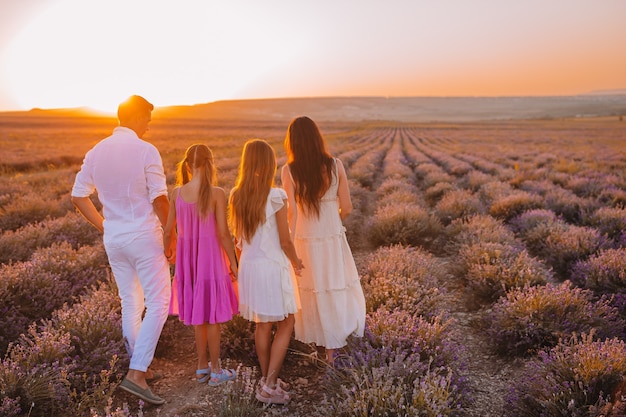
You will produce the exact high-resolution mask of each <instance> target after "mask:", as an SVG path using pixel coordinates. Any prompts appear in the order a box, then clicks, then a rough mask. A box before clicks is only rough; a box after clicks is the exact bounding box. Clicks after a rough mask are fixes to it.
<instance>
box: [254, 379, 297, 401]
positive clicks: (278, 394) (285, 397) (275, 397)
mask: <svg viewBox="0 0 626 417" xmlns="http://www.w3.org/2000/svg"><path fill="white" fill-rule="evenodd" d="M263 394H267V396H265V395H263ZM256 399H257V400H259V401H261V402H262V403H265V404H282V405H284V404H287V403H288V402H289V400H291V398H290V397H289V394H287V393H286V392H285V391H283V390H282V388H280V386H279V385H276V387H275V388H273V389H272V388H270V387H268V386H267V385H265V384H263V386H262V387H261V388H259V389H257V391H256Z"/></svg>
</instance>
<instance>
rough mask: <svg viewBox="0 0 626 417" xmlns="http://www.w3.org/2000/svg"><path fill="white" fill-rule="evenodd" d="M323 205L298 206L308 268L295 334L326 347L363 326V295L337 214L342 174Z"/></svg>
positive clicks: (298, 231)
mask: <svg viewBox="0 0 626 417" xmlns="http://www.w3.org/2000/svg"><path fill="white" fill-rule="evenodd" d="M334 171H335V172H334V174H333V179H332V183H331V185H330V187H329V188H328V190H327V191H326V193H325V194H324V196H323V197H322V200H321V204H320V216H319V218H318V217H315V216H307V215H306V214H305V213H304V212H303V211H302V210H301V208H300V206H298V207H297V210H298V213H297V220H296V226H295V239H294V244H295V247H296V252H297V253H298V257H299V258H300V259H302V263H303V264H304V270H303V271H302V275H301V276H300V277H296V279H297V281H298V288H299V292H300V300H301V303H302V310H300V311H299V312H298V313H296V315H295V318H296V322H295V337H296V339H297V340H299V341H301V342H304V343H315V344H316V345H317V346H324V347H326V348H328V349H337V348H341V347H343V346H345V345H346V343H347V342H346V339H347V338H348V336H350V335H351V334H354V335H355V336H358V337H361V336H363V332H364V329H365V297H364V295H363V289H362V287H361V281H360V278H359V274H358V271H357V268H356V264H355V263H354V258H353V257H352V251H351V250H350V246H349V245H348V240H347V238H346V233H345V230H346V229H345V227H344V226H343V224H342V222H341V218H340V217H339V202H338V197H337V190H338V186H339V184H338V173H337V162H336V160H335V169H334Z"/></svg>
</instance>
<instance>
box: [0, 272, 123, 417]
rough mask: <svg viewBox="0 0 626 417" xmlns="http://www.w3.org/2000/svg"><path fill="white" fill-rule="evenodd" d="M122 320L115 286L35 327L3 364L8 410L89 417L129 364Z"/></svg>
mask: <svg viewBox="0 0 626 417" xmlns="http://www.w3.org/2000/svg"><path fill="white" fill-rule="evenodd" d="M120 320H121V315H120V305H119V299H118V297H117V293H116V292H115V288H114V285H113V284H112V281H109V282H107V283H103V284H101V285H100V286H99V287H98V288H97V289H94V290H93V292H92V293H91V294H90V295H89V296H84V297H81V301H80V302H79V303H77V304H75V305H74V306H72V307H69V306H67V305H66V306H65V307H63V309H61V310H59V311H58V312H56V313H55V314H54V315H53V318H52V319H51V320H46V321H44V322H43V324H42V325H41V326H37V325H35V324H32V325H31V326H30V327H29V329H28V332H27V333H25V334H23V335H22V336H21V337H20V338H19V339H18V340H17V341H15V342H14V343H12V344H11V345H10V346H9V350H8V351H7V354H6V357H5V359H4V360H3V361H2V363H1V364H0V391H1V392H2V393H3V394H4V395H6V399H4V400H3V406H4V405H7V407H9V406H11V407H12V410H13V412H18V411H17V410H18V409H19V410H20V411H19V412H18V414H16V415H21V414H19V413H24V412H27V413H28V415H32V416H49V415H86V414H87V413H88V412H89V409H90V408H92V407H96V406H98V405H100V404H104V403H105V401H106V399H107V398H109V397H110V395H111V393H112V391H113V389H114V388H115V385H114V382H116V381H118V380H119V378H120V377H121V376H120V374H121V369H120V362H119V361H118V355H122V357H125V358H126V356H125V355H126V353H125V351H124V346H123V341H122V337H121V328H120ZM126 365H127V358H126ZM9 415H10V414H9Z"/></svg>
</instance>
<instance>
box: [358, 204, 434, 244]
mask: <svg viewBox="0 0 626 417" xmlns="http://www.w3.org/2000/svg"><path fill="white" fill-rule="evenodd" d="M440 230H441V224H440V222H439V220H437V218H435V217H433V216H432V215H430V214H429V213H428V212H427V211H426V210H425V209H424V208H422V207H421V206H419V205H416V204H410V203H404V204H402V203H396V202H390V203H388V204H385V205H383V206H381V207H379V208H378V209H376V212H375V213H374V215H373V216H372V218H371V220H370V223H369V224H368V228H367V235H368V239H369V242H370V243H371V244H372V245H374V246H383V245H392V244H403V245H415V246H423V247H425V248H428V247H430V246H431V245H432V244H433V241H434V240H435V238H436V237H437V236H438V235H439V232H440Z"/></svg>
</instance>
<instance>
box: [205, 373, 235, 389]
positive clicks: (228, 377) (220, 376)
mask: <svg viewBox="0 0 626 417" xmlns="http://www.w3.org/2000/svg"><path fill="white" fill-rule="evenodd" d="M235 378H237V372H235V370H234V369H221V370H220V371H219V372H218V373H215V372H211V379H209V385H210V386H212V387H216V386H218V385H221V384H223V383H224V382H228V381H232V380H233V379H235Z"/></svg>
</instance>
